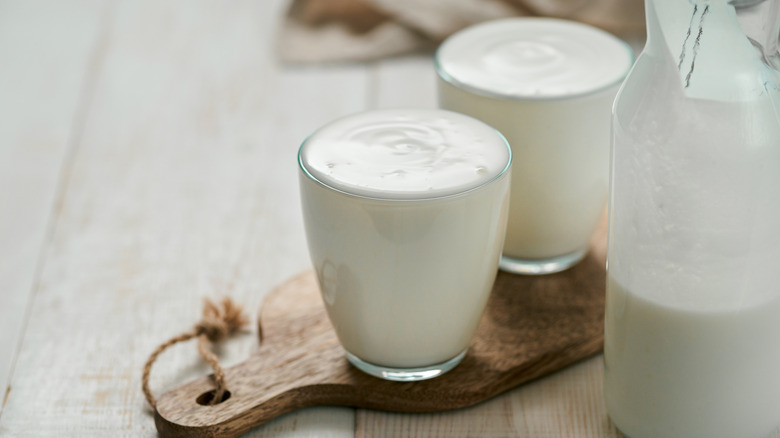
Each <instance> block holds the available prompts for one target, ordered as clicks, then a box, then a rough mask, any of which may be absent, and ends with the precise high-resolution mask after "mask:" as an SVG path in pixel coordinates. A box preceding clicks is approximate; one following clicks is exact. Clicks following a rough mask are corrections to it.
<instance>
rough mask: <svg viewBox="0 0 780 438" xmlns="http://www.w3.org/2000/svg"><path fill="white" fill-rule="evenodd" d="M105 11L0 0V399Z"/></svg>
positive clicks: (93, 4)
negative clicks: (0, 0)
mask: <svg viewBox="0 0 780 438" xmlns="http://www.w3.org/2000/svg"><path fill="white" fill-rule="evenodd" d="M103 10H104V7H103V5H102V4H101V2H99V1H90V0H84V1H74V2H71V4H63V3H61V2H46V1H38V0H35V1H25V2H18V1H17V2H14V1H2V2H0V397H2V396H3V395H5V393H6V391H7V390H8V389H7V383H8V380H9V375H10V373H11V369H12V365H13V362H14V358H15V353H16V349H17V347H18V344H19V341H20V338H21V336H22V331H23V327H24V319H25V315H26V314H27V308H28V305H29V303H30V300H31V299H32V295H33V289H34V282H35V274H36V269H37V266H38V265H39V260H40V256H41V249H42V247H43V244H44V241H45V239H46V236H47V229H48V224H50V223H51V221H52V220H53V216H54V215H56V212H55V211H54V206H55V198H56V197H57V193H58V187H59V182H60V180H61V179H62V178H63V175H62V169H63V166H64V164H65V160H66V157H67V156H68V150H69V147H72V140H73V138H74V137H75V136H76V135H77V133H78V129H79V121H80V119H79V114H80V113H79V109H80V108H81V107H82V106H83V104H84V99H85V90H86V89H87V87H88V81H89V78H90V74H89V73H90V62H91V60H92V59H94V58H95V57H96V56H97V55H98V53H97V45H96V43H97V40H98V32H99V24H100V21H101V15H102V11H103ZM9 396H10V395H9ZM2 410H3V408H2V405H0V412H2Z"/></svg>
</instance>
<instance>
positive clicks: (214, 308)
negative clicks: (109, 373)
mask: <svg viewBox="0 0 780 438" xmlns="http://www.w3.org/2000/svg"><path fill="white" fill-rule="evenodd" d="M248 323H249V320H248V319H247V318H246V316H244V313H243V309H242V307H241V305H239V304H236V303H235V302H234V301H233V300H231V299H230V298H228V297H225V298H223V299H222V301H221V302H220V303H219V304H217V303H214V302H213V301H211V300H210V299H208V298H206V299H205V300H204V301H203V316H202V318H201V320H200V321H199V322H198V323H197V324H195V327H194V328H193V329H192V330H190V331H188V332H185V333H182V334H180V335H178V336H174V337H173V338H171V339H169V340H168V341H166V342H164V343H162V344H160V346H158V347H157V348H156V349H155V350H154V352H152V354H151V355H150V356H149V359H148V360H147V361H146V364H145V365H144V370H143V376H142V378H141V384H142V385H141V386H142V390H143V393H144V396H145V397H146V401H147V402H148V403H149V405H150V406H151V407H152V408H153V409H156V408H157V400H156V399H155V398H154V395H152V391H151V390H150V389H149V376H150V374H151V371H152V365H153V364H154V362H155V361H156V360H157V357H158V356H159V355H160V354H161V353H162V352H163V351H165V350H166V349H168V347H171V346H172V345H175V344H178V343H179V342H185V341H188V340H190V339H193V338H197V339H198V353H200V356H201V357H202V358H203V360H204V361H206V362H207V363H208V364H209V365H211V369H212V370H214V384H215V385H216V390H215V392H214V397H212V398H211V401H210V402H209V404H212V405H214V404H217V403H219V402H221V401H222V397H223V396H224V394H225V391H227V384H226V383H225V371H224V370H223V369H222V366H221V365H220V364H219V358H217V356H216V355H215V354H214V352H212V351H211V349H210V348H209V346H210V344H212V343H217V342H220V341H222V340H224V339H225V338H228V337H230V336H232V335H233V334H235V333H236V332H238V331H239V330H241V328H242V327H244V326H245V325H247V324H248Z"/></svg>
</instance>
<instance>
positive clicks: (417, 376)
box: [346, 349, 468, 382]
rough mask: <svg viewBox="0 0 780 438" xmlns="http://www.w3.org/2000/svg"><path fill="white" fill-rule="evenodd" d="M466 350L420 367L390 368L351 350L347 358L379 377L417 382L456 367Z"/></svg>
mask: <svg viewBox="0 0 780 438" xmlns="http://www.w3.org/2000/svg"><path fill="white" fill-rule="evenodd" d="M466 350H468V349H466ZM466 350H463V351H462V352H460V354H458V355H457V356H455V357H453V358H452V359H450V360H448V361H445V362H442V363H439V364H435V365H430V366H426V367H420V368H390V367H384V366H380V365H374V364H372V363H368V362H366V361H364V360H362V359H360V358H358V357H357V356H355V355H354V354H352V353H350V352H349V351H347V352H346V353H347V360H349V362H350V363H351V364H352V365H354V366H355V367H357V368H358V369H359V370H360V371H363V372H364V373H367V374H370V375H372V376H374V377H379V378H380V379H385V380H393V381H396V382H417V381H419V380H427V379H432V378H434V377H438V376H441V375H442V374H444V373H446V372H447V371H449V370H451V369H453V368H455V366H457V365H458V364H459V363H460V361H461V360H463V357H464V356H466Z"/></svg>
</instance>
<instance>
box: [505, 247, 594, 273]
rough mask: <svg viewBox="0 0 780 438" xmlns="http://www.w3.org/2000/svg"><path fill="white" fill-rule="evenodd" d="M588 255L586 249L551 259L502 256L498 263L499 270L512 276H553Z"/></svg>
mask: <svg viewBox="0 0 780 438" xmlns="http://www.w3.org/2000/svg"><path fill="white" fill-rule="evenodd" d="M587 253H588V249H587V248H586V249H582V250H579V251H574V252H572V253H569V254H564V255H562V256H558V257H550V258H549V259H516V258H513V257H508V256H504V255H502V256H501V261H499V262H498V268H499V269H501V270H502V271H504V272H509V273H512V274H523V275H544V274H553V273H556V272H561V271H564V270H566V269H569V268H570V267H572V266H573V265H575V264H576V263H577V262H579V261H580V260H582V259H583V258H584V257H585V254H587Z"/></svg>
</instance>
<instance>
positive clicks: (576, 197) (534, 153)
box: [436, 18, 633, 273]
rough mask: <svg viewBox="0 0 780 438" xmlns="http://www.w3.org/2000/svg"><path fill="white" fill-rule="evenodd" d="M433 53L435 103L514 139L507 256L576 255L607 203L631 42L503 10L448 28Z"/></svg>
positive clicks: (532, 257)
mask: <svg viewBox="0 0 780 438" xmlns="http://www.w3.org/2000/svg"><path fill="white" fill-rule="evenodd" d="M436 61H437V69H438V73H439V79H440V80H439V103H440V106H441V107H442V108H446V109H450V110H454V111H458V112H461V113H464V114H468V115H471V116H473V117H476V118H478V119H480V120H483V121H484V122H486V123H488V124H490V125H492V126H494V127H495V128H497V129H498V130H499V131H501V132H502V133H503V134H504V135H505V136H506V138H507V140H508V141H509V144H510V145H511V147H512V151H513V153H514V157H515V158H514V163H513V165H512V167H513V175H512V191H511V199H512V201H511V203H510V208H511V211H510V214H509V227H508V229H507V236H506V242H505V244H504V255H505V256H508V257H511V258H514V259H524V260H527V261H529V262H530V261H532V260H540V259H550V258H555V257H560V256H564V255H567V254H573V253H579V255H578V256H577V257H580V256H581V255H583V254H584V251H585V250H586V249H587V247H588V244H589V241H590V237H591V236H592V234H593V232H594V231H595V229H596V227H597V226H598V224H599V223H600V221H601V219H602V217H603V214H604V209H605V205H606V200H607V191H608V185H609V181H608V180H609V172H608V166H609V147H610V139H609V133H610V131H609V127H610V115H611V107H612V102H613V100H614V97H615V94H616V93H617V90H618V87H619V86H620V83H621V81H622V79H623V78H624V77H625V75H626V73H627V72H628V70H629V68H630V66H631V64H632V61H633V56H632V53H631V51H630V49H629V48H628V46H627V45H626V44H625V43H623V42H622V41H620V40H618V39H617V38H615V37H613V36H611V35H609V34H608V33H606V32H603V31H601V30H598V29H595V28H593V27H590V26H586V25H583V24H579V23H572V22H568V21H563V20H555V19H528V18H525V19H522V18H521V19H508V20H500V21H494V22H489V23H485V24H481V25H477V26H473V27H470V28H468V29H466V30H464V31H461V32H459V33H457V34H455V35H454V36H452V37H450V38H449V39H448V40H447V41H445V42H444V44H442V46H441V47H440V48H439V50H438V52H437V54H436ZM575 261H576V259H575ZM564 268H565V266H564ZM558 270H559V269H558ZM532 272H534V271H527V273H532ZM543 272H544V271H539V272H536V273H543Z"/></svg>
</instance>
